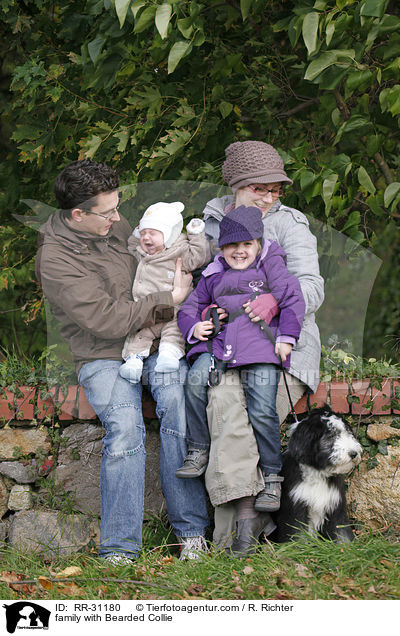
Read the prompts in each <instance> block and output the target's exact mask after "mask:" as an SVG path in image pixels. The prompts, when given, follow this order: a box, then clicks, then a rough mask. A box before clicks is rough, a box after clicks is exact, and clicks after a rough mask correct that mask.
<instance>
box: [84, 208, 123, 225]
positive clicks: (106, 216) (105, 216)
mask: <svg viewBox="0 0 400 636" xmlns="http://www.w3.org/2000/svg"><path fill="white" fill-rule="evenodd" d="M118 211H119V204H118V205H116V206H115V208H111V210H107V211H106V212H104V213H103V214H100V212H92V211H91V210H83V212H85V214H94V215H95V216H101V217H103V219H106V221H111V219H112V218H113V216H114V214H117V213H118Z"/></svg>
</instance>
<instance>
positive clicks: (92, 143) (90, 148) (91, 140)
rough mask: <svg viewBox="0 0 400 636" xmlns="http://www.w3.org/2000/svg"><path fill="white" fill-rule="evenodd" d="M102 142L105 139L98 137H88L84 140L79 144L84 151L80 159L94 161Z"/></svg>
mask: <svg viewBox="0 0 400 636" xmlns="http://www.w3.org/2000/svg"><path fill="white" fill-rule="evenodd" d="M102 141H103V139H102V138H101V137H99V136H98V135H90V137H87V138H86V139H82V140H81V141H80V142H79V145H80V146H81V148H82V151H81V152H80V153H79V154H80V158H82V157H83V158H85V159H87V158H89V159H93V157H94V155H95V154H96V152H97V151H98V149H99V147H100V145H101V142H102Z"/></svg>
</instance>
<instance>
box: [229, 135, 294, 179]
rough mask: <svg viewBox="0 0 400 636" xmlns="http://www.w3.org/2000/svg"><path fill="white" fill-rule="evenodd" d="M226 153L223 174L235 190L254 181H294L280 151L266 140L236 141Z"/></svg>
mask: <svg viewBox="0 0 400 636" xmlns="http://www.w3.org/2000/svg"><path fill="white" fill-rule="evenodd" d="M225 155H226V159H225V162H224V163H223V165H222V176H223V177H224V179H225V181H226V183H227V184H228V186H230V187H231V188H232V190H233V192H236V190H238V189H239V188H243V187H244V186H247V185H251V184H252V183H293V181H292V180H291V179H289V177H288V176H287V174H286V172H285V168H284V166H283V161H282V159H281V157H280V155H279V153H278V152H277V151H276V150H275V148H274V147H273V146H270V145H269V144H266V143H265V142H264V141H236V142H235V143H233V144H231V145H230V146H228V147H227V148H226V149H225Z"/></svg>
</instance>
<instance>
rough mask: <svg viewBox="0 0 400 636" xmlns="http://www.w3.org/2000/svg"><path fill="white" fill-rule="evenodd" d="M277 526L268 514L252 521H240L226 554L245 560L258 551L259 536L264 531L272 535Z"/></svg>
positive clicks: (258, 516)
mask: <svg viewBox="0 0 400 636" xmlns="http://www.w3.org/2000/svg"><path fill="white" fill-rule="evenodd" d="M275 528H276V525H275V524H274V522H273V521H272V519H271V515H269V514H268V513H265V514H259V515H257V517H254V518H252V519H240V520H239V521H238V522H237V524H236V536H235V538H234V540H233V542H232V545H231V547H230V548H227V550H226V553H227V554H228V555H229V556H231V557H235V558H239V559H241V558H245V557H247V556H249V555H250V554H254V553H255V552H256V551H257V546H258V545H259V541H258V539H259V536H260V534H261V533H262V532H263V531H264V532H265V534H267V535H268V534H271V532H273V530H275Z"/></svg>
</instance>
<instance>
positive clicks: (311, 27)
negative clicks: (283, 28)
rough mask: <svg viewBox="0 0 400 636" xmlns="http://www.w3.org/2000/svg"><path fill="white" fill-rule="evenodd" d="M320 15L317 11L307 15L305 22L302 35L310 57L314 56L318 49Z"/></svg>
mask: <svg viewBox="0 0 400 636" xmlns="http://www.w3.org/2000/svg"><path fill="white" fill-rule="evenodd" d="M318 25H319V15H318V13H316V12H315V11H311V13H307V15H306V16H305V17H304V20H303V26H302V33H303V40H304V44H305V45H306V47H307V51H308V55H312V53H314V51H315V50H316V48H317V41H318Z"/></svg>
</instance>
